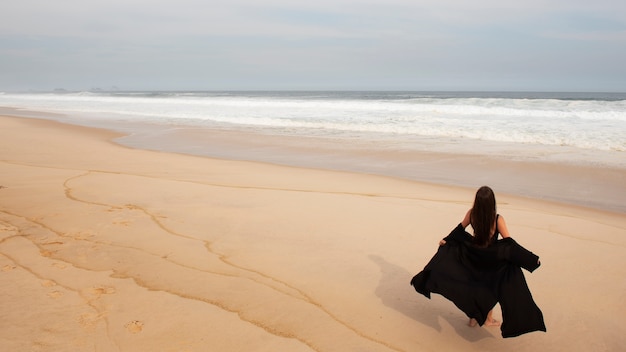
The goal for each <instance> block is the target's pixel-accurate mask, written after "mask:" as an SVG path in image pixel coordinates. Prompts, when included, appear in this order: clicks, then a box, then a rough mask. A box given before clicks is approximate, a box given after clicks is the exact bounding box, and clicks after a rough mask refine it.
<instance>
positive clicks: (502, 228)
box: [498, 215, 511, 238]
mask: <svg viewBox="0 0 626 352" xmlns="http://www.w3.org/2000/svg"><path fill="white" fill-rule="evenodd" d="M498 231H500V234H501V235H502V238H509V237H511V234H510V233H509V229H508V228H507V227H506V221H504V217H503V216H502V215H500V216H498Z"/></svg>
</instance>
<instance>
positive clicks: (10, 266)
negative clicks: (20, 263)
mask: <svg viewBox="0 0 626 352" xmlns="http://www.w3.org/2000/svg"><path fill="white" fill-rule="evenodd" d="M15 268H17V267H16V266H15V265H11V264H7V265H5V266H3V267H2V271H3V272H7V271H11V270H13V269H15Z"/></svg>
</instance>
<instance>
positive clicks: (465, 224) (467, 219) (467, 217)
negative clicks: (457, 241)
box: [461, 209, 472, 228]
mask: <svg viewBox="0 0 626 352" xmlns="http://www.w3.org/2000/svg"><path fill="white" fill-rule="evenodd" d="M471 214H472V209H470V210H468V211H467V213H465V218H463V221H461V226H463V228H466V227H468V226H469V224H470V217H471Z"/></svg>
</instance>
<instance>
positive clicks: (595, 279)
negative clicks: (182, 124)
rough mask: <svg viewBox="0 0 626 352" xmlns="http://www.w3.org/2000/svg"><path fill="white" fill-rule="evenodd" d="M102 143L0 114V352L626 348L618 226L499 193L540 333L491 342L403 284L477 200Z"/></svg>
mask: <svg viewBox="0 0 626 352" xmlns="http://www.w3.org/2000/svg"><path fill="white" fill-rule="evenodd" d="M115 136H116V135H115V134H113V133H110V132H107V131H102V130H96V129H90V128H84V127H76V126H68V125H63V124H60V123H56V122H51V121H41V120H34V119H19V118H10V117H2V118H0V186H1V188H0V302H2V303H1V304H0V315H1V316H2V319H0V350H3V351H157V350H158V351H208V350H212V351H496V350H497V351H501V350H511V351H561V350H563V351H618V350H621V349H623V348H624V346H626V337H624V332H625V331H626V322H625V318H626V265H624V264H626V217H625V216H624V214H618V213H608V212H600V211H596V210H590V209H585V208H578V207H574V206H565V205H560V204H556V203H547V202H541V201H536V200H529V199H522V198H516V197H510V196H506V195H503V194H498V201H499V212H500V213H501V214H502V215H503V216H504V217H505V218H506V220H507V223H508V227H509V229H510V231H511V233H512V236H513V237H514V238H515V239H516V240H517V241H518V242H520V243H521V244H522V245H524V246H525V247H527V248H528V249H530V250H532V251H533V252H535V253H537V254H538V255H539V256H540V257H541V261H542V267H541V268H539V269H538V270H537V271H535V273H533V274H528V273H526V278H527V281H528V284H529V287H530V289H531V291H532V293H533V296H534V298H535V300H536V302H537V304H538V305H539V306H540V307H541V308H542V310H543V312H544V316H545V321H546V325H547V328H548V332H547V333H541V332H535V333H530V334H526V335H523V336H521V337H518V338H513V339H503V338H501V337H500V331H499V329H498V328H470V327H468V326H467V325H466V324H467V318H466V317H465V316H464V315H463V313H461V312H460V311H459V310H458V309H457V308H456V307H454V305H453V304H452V303H450V302H449V301H447V300H445V299H444V298H442V297H441V296H438V295H434V296H433V299H432V300H428V299H426V298H425V297H423V296H421V295H418V294H417V293H416V292H415V291H414V290H413V288H412V287H411V286H410V285H409V280H410V279H411V277H412V276H413V275H414V274H415V273H417V272H418V271H420V270H421V269H422V268H423V266H424V265H425V264H426V262H427V261H428V260H429V259H430V257H431V256H432V255H433V254H434V252H435V250H436V249H437V242H438V241H439V239H440V238H442V237H443V236H445V235H446V234H447V233H448V232H449V231H450V230H451V229H452V228H453V227H454V226H456V224H457V223H458V222H459V221H460V220H461V219H462V217H463V215H464V214H465V212H466V210H467V209H468V208H469V207H470V205H471V200H472V197H473V193H474V190H473V189H465V188H455V187H442V186H436V185H429V184H423V183H416V182H409V181H404V180H398V179H393V178H387V177H379V176H371V175H364V174H354V173H345V172H332V171H324V170H313V169H305V168H293V167H283V166H276V165H270V164H261V163H253V162H241V161H229V160H217V159H209V158H202V157H193V156H187V155H179V154H171V153H160V152H152V151H145V150H137V149H130V148H125V147H121V146H118V145H116V144H113V143H111V142H110V141H109V140H110V139H111V138H113V137H115ZM496 192H497V190H496ZM495 316H496V317H497V318H499V317H500V312H499V307H496V309H495Z"/></svg>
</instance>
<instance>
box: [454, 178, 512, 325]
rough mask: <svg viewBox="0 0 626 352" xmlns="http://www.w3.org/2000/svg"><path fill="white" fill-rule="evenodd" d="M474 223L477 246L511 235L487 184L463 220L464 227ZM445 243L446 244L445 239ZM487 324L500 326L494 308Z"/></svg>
mask: <svg viewBox="0 0 626 352" xmlns="http://www.w3.org/2000/svg"><path fill="white" fill-rule="evenodd" d="M468 225H472V228H473V229H474V239H473V243H474V245H475V246H477V247H488V246H489V245H490V244H493V243H495V242H496V241H497V240H498V235H502V238H508V237H511V236H510V235H509V230H508V228H507V227H506V222H505V221H504V217H502V216H500V215H499V214H498V213H497V211H496V196H495V194H494V193H493V190H492V189H491V188H489V187H487V186H482V187H480V188H479V189H478V191H477V192H476V197H475V198H474V205H473V206H472V208H471V209H470V210H468V211H467V213H466V214H465V218H464V219H463V221H461V226H462V227H463V229H465V228H467V226H468ZM442 241H443V244H445V241H444V240H442ZM477 324H478V323H477V322H476V319H474V318H470V321H469V326H476V325H477ZM485 325H486V326H500V322H499V321H497V320H496V319H494V318H493V310H490V311H489V314H487V320H486V321H485Z"/></svg>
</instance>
